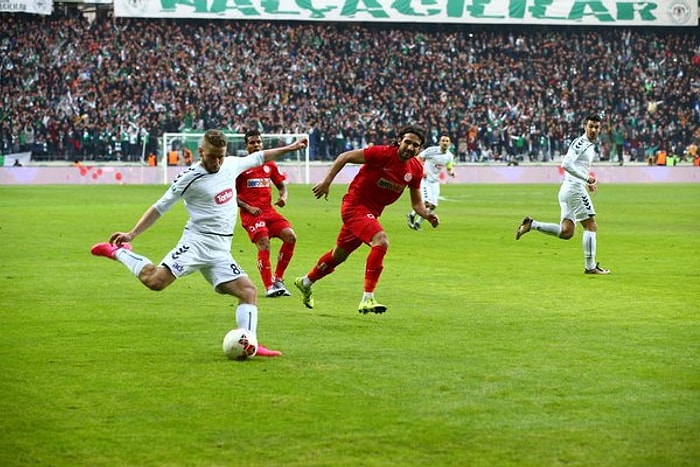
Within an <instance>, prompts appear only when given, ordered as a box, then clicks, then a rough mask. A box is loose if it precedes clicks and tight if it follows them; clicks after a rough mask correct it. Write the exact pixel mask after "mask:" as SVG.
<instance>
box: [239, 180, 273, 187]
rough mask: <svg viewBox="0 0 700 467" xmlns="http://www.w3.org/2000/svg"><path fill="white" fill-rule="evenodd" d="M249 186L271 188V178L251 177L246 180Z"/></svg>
mask: <svg viewBox="0 0 700 467" xmlns="http://www.w3.org/2000/svg"><path fill="white" fill-rule="evenodd" d="M245 186H247V187H248V188H269V186H270V179H269V178H251V179H249V180H246V184H245Z"/></svg>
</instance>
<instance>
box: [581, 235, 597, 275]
mask: <svg viewBox="0 0 700 467" xmlns="http://www.w3.org/2000/svg"><path fill="white" fill-rule="evenodd" d="M595 250H596V235H595V232H591V231H590V230H584V231H583V257H584V258H585V259H586V269H593V268H594V267H595Z"/></svg>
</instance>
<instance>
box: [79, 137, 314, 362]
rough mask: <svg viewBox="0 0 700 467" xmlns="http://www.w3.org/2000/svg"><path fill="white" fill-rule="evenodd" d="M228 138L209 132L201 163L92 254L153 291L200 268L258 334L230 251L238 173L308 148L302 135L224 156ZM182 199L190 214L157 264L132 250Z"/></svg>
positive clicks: (245, 282)
mask: <svg viewBox="0 0 700 467" xmlns="http://www.w3.org/2000/svg"><path fill="white" fill-rule="evenodd" d="M227 144H228V141H227V139H226V135H224V133H223V132H221V131H219V130H208V131H207V132H206V133H205V134H204V136H203V137H202V139H201V141H200V144H199V149H198V151H199V157H200V161H199V162H198V163H196V164H195V165H192V166H191V167H189V168H188V169H186V170H184V171H183V172H181V173H180V175H178V176H177V178H176V179H175V180H174V181H173V182H172V184H171V185H170V187H169V188H168V190H167V191H166V192H165V193H164V194H163V196H162V197H161V198H160V199H159V200H158V201H156V202H155V204H153V206H151V207H150V208H148V209H147V210H146V212H144V214H143V215H142V216H141V218H140V219H139V220H138V222H136V224H135V225H134V227H133V228H132V229H131V230H130V231H129V232H114V233H113V234H112V235H110V237H109V241H108V242H104V243H98V244H96V245H94V246H93V247H92V249H91V250H90V251H91V253H92V254H93V255H96V256H104V257H107V258H110V259H113V260H117V261H119V262H120V263H122V264H123V265H124V266H126V267H127V269H129V270H130V271H131V272H132V273H133V274H134V275H135V276H136V277H138V279H139V280H140V281H141V282H142V283H143V284H144V285H145V286H146V287H148V288H149V289H151V290H156V291H159V290H163V289H165V288H166V287H168V286H169V285H170V284H172V283H173V282H175V279H177V278H179V277H184V276H187V275H189V274H192V273H193V272H195V271H199V272H200V273H201V274H202V275H203V276H204V278H205V279H206V280H207V281H208V282H209V283H210V284H211V285H212V286H213V287H214V290H215V291H216V292H218V293H221V294H228V295H232V296H234V297H237V298H238V306H237V308H236V324H237V327H241V328H245V329H248V330H249V331H251V332H253V333H254V334H256V335H257V327H258V307H257V290H256V288H255V285H253V283H252V282H251V280H250V279H249V278H248V275H247V274H246V273H245V271H244V270H243V268H241V267H240V265H239V264H238V263H237V262H236V260H235V259H234V258H233V256H232V255H231V242H232V240H233V231H234V227H235V225H236V218H237V208H238V206H237V204H236V184H235V181H236V177H237V176H238V175H239V174H240V173H241V172H243V171H245V170H248V169H250V168H252V167H256V166H260V165H262V164H263V163H265V162H268V161H271V160H273V159H275V158H277V157H279V156H281V155H283V154H286V153H288V152H292V151H297V150H299V149H303V148H304V147H306V144H307V141H306V139H299V140H297V141H295V142H294V143H292V144H289V145H287V146H282V147H279V148H275V149H266V150H264V151H258V152H255V153H253V154H250V155H248V156H246V157H226V147H227ZM180 199H182V200H183V202H184V203H185V207H186V209H187V212H188V214H189V219H188V221H187V223H186V224H185V228H184V231H183V233H182V237H181V238H180V240H179V241H178V243H177V245H176V246H175V248H173V249H172V250H171V251H170V252H169V253H168V254H167V255H166V256H165V258H163V260H162V261H161V263H160V265H159V266H155V265H154V264H153V262H152V261H151V260H150V259H148V258H147V257H145V256H142V255H140V254H136V253H135V252H133V251H130V250H131V245H130V244H129V243H128V242H131V241H133V240H134V239H135V238H136V237H137V236H138V235H140V234H142V233H143V232H145V231H146V230H147V229H148V228H150V227H151V226H152V225H153V224H154V223H155V222H156V221H157V220H158V219H159V218H160V217H161V216H162V215H163V214H165V213H166V212H167V211H168V210H169V209H170V208H172V207H173V206H174V205H175V203H176V202H177V201H178V200H180ZM257 355H259V356H263V357H275V356H278V355H281V353H280V352H278V351H274V350H269V349H267V348H265V347H264V346H262V345H260V346H259V347H258V353H257Z"/></svg>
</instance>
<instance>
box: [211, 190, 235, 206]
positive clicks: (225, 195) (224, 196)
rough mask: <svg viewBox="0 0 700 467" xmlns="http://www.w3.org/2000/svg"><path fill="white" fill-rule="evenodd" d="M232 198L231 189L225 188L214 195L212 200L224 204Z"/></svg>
mask: <svg viewBox="0 0 700 467" xmlns="http://www.w3.org/2000/svg"><path fill="white" fill-rule="evenodd" d="M232 199H233V190H232V189H231V188H226V189H225V190H224V191H222V192H221V193H219V194H217V195H215V196H214V201H215V202H216V204H226V203H228V202H229V201H231V200H232Z"/></svg>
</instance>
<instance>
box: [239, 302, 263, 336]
mask: <svg viewBox="0 0 700 467" xmlns="http://www.w3.org/2000/svg"><path fill="white" fill-rule="evenodd" d="M236 324H237V325H238V327H239V328H245V329H247V330H249V331H251V332H253V334H255V335H257V333H258V307H257V306H255V305H251V304H249V303H241V304H240V305H238V308H236Z"/></svg>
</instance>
